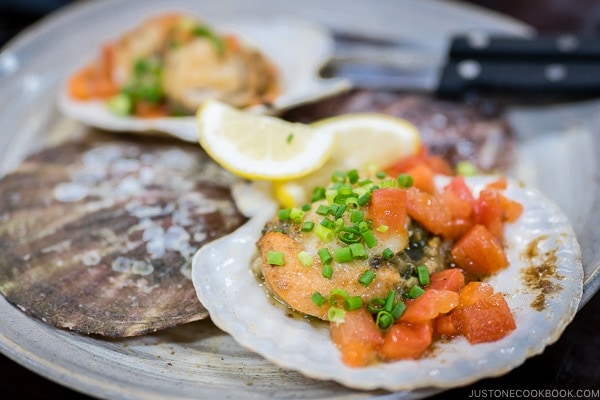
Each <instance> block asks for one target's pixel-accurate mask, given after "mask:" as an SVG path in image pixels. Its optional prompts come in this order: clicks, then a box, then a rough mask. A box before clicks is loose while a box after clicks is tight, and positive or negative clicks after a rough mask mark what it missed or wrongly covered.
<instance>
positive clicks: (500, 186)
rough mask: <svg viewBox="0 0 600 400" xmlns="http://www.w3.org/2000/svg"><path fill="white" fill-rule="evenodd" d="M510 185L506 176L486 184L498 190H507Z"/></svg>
mask: <svg viewBox="0 0 600 400" xmlns="http://www.w3.org/2000/svg"><path fill="white" fill-rule="evenodd" d="M507 187H508V181H507V180H506V177H505V176H501V177H500V178H498V179H497V180H495V181H493V182H490V183H488V184H487V185H486V188H489V189H496V190H506V188H507Z"/></svg>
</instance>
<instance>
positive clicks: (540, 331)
mask: <svg viewBox="0 0 600 400" xmlns="http://www.w3.org/2000/svg"><path fill="white" fill-rule="evenodd" d="M494 179H497V177H491V176H490V177H469V178H466V179H465V180H466V182H467V184H468V186H469V187H470V188H471V190H472V191H473V192H474V193H478V192H479V191H480V190H481V189H482V188H483V187H484V186H485V184H487V183H489V182H491V181H492V180H494ZM445 183H447V180H445V179H444V178H439V179H438V180H437V184H438V186H439V187H440V188H441V187H443V186H444V184H445ZM505 194H506V196H507V197H509V198H511V199H513V200H516V201H518V202H520V203H521V204H522V205H523V206H524V208H525V210H524V213H523V214H522V216H521V217H520V219H519V220H518V221H517V222H515V223H511V224H507V225H506V227H505V242H506V243H505V251H506V254H507V257H508V259H509V262H510V265H509V267H508V268H507V269H505V270H502V271H501V272H499V273H497V274H495V275H493V276H491V277H489V279H488V281H489V282H490V283H491V284H492V286H493V287H494V289H495V290H496V291H499V292H502V293H503V294H504V296H505V298H506V301H507V303H508V304H509V306H510V308H511V310H512V311H513V314H514V317H515V322H516V326H517V328H516V330H515V331H513V332H512V333H511V334H509V335H508V336H506V337H505V338H503V339H501V340H498V341H495V342H490V343H482V344H477V345H471V344H469V343H468V342H467V340H466V339H464V338H462V337H457V338H454V339H452V340H449V341H444V342H438V343H436V344H435V348H434V349H433V351H432V352H431V354H429V355H427V356H426V357H424V358H421V359H418V360H403V361H397V362H391V363H381V364H376V365H373V366H369V367H365V368H352V367H348V366H346V365H345V364H344V363H343V362H342V359H341V355H340V353H339V351H338V349H337V348H336V347H335V346H334V344H333V343H332V341H331V340H330V337H329V329H328V327H327V326H323V327H320V326H319V325H314V324H310V323H308V322H307V321H306V320H304V319H296V318H290V317H289V311H287V310H285V309H284V308H282V307H277V306H275V305H274V304H273V303H272V300H271V298H270V297H269V296H267V295H266V294H265V290H264V288H263V287H261V285H260V284H259V282H258V280H257V279H256V277H255V276H254V275H253V273H252V272H251V267H250V263H251V260H252V259H253V256H254V254H255V251H256V242H257V240H258V239H259V238H260V236H261V231H262V229H263V227H264V224H265V223H266V222H267V221H268V220H270V219H271V218H272V217H273V215H274V212H275V209H276V206H275V204H274V203H273V202H269V201H268V197H266V196H265V197H264V198H263V199H262V201H261V202H262V204H269V205H270V207H264V208H263V209H262V210H260V211H258V209H257V212H255V213H254V214H253V216H252V218H251V219H250V220H249V221H248V222H247V223H246V224H245V225H243V226H242V227H240V228H239V229H238V230H236V231H235V232H234V233H232V234H231V235H228V236H225V237H223V238H221V239H219V240H217V241H215V242H213V243H211V244H210V245H208V246H205V247H204V248H202V249H201V250H200V251H199V252H197V253H196V255H195V256H194V259H193V262H192V279H193V282H194V286H195V288H196V291H197V294H198V297H199V299H200V300H201V301H202V302H203V303H204V305H205V306H206V308H207V309H208V310H209V313H210V316H211V318H212V320H213V321H214V322H215V324H216V325H217V326H219V327H220V328H221V329H223V330H224V331H226V332H228V333H230V334H231V335H232V336H233V337H234V339H235V340H237V341H238V342H239V343H240V344H241V345H243V346H245V347H247V348H248V349H250V350H253V351H255V352H257V353H259V354H260V355H262V356H263V357H265V358H266V359H268V360H270V361H272V362H273V363H275V364H277V365H279V366H282V367H285V368H290V369H294V370H297V371H299V372H301V373H303V374H304V375H306V376H308V377H312V378H316V379H331V380H334V381H337V382H339V383H342V384H344V385H346V386H348V387H352V388H357V389H377V388H379V389H387V390H395V391H397V390H416V389H418V388H425V387H437V388H450V387H456V386H462V385H466V384H469V383H472V382H474V381H476V380H478V379H482V378H486V377H493V376H499V375H502V374H504V373H506V372H508V371H510V370H511V369H513V368H515V367H517V366H518V365H520V364H522V363H523V362H524V361H525V360H526V359H527V358H528V357H531V356H533V355H536V354H539V353H541V352H542V351H543V350H544V348H545V347H546V346H547V345H549V344H551V343H553V342H555V341H556V340H557V339H558V338H559V336H560V335H561V333H562V332H563V330H564V329H565V327H566V326H567V325H568V324H569V322H570V321H571V320H572V318H573V317H574V315H575V312H576V310H577V307H578V304H579V300H580V298H581V294H582V279H583V268H582V263H581V255H580V248H579V244H578V242H577V240H576V237H575V234H574V232H573V230H572V228H571V226H570V223H569V221H568V220H567V218H566V217H565V216H564V215H563V214H562V212H561V211H560V210H559V209H558V208H557V207H556V206H555V205H554V204H553V203H552V202H551V201H549V200H548V199H547V198H546V197H545V196H544V195H543V194H541V193H540V192H539V191H537V190H535V189H532V188H527V187H523V186H522V185H521V184H519V183H518V182H516V181H513V180H509V184H508V188H507V190H506V192H505Z"/></svg>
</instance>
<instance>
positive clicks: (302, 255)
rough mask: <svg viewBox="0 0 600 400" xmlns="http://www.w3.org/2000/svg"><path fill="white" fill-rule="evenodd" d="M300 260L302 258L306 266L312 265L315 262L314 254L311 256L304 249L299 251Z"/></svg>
mask: <svg viewBox="0 0 600 400" xmlns="http://www.w3.org/2000/svg"><path fill="white" fill-rule="evenodd" d="M298 260H300V262H301V263H302V265H304V266H305V267H310V266H311V265H312V264H313V256H311V255H310V254H309V253H307V252H306V251H304V250H302V251H301V252H300V253H298Z"/></svg>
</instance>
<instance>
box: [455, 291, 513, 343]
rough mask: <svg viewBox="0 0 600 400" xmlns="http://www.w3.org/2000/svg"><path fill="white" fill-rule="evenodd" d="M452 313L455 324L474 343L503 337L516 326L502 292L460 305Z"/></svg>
mask: <svg viewBox="0 0 600 400" xmlns="http://www.w3.org/2000/svg"><path fill="white" fill-rule="evenodd" d="M451 315H452V321H453V323H454V325H455V326H457V327H458V330H459V331H460V333H461V334H462V335H464V336H465V337H466V338H467V340H468V341H469V342H470V343H472V344H475V343H484V342H493V341H496V340H499V339H502V338H503V337H505V336H506V335H508V334H509V333H510V332H511V331H513V330H514V329H515V328H516V324H515V320H514V318H513V315H512V313H511V311H510V308H509V306H508V304H507V303H506V300H505V299H504V297H503V296H502V294H501V293H495V294H493V295H491V296H489V297H486V298H482V299H479V300H477V301H476V302H475V303H473V304H471V305H469V306H459V307H458V308H456V309H455V310H454V311H453V312H452V314H451Z"/></svg>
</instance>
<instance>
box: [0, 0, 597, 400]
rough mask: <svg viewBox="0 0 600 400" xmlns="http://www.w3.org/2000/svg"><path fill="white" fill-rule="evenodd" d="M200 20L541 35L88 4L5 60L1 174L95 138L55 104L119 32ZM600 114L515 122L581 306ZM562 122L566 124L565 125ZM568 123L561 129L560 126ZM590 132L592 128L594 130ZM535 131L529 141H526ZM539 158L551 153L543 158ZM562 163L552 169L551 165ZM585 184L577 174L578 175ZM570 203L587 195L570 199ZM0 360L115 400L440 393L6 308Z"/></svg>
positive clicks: (382, 16)
mask: <svg viewBox="0 0 600 400" xmlns="http://www.w3.org/2000/svg"><path fill="white" fill-rule="evenodd" d="M167 7H168V9H173V8H179V9H191V10H194V11H196V12H197V13H198V14H201V15H205V16H206V17H207V18H208V19H211V20H218V19H219V18H225V17H226V16H230V15H238V14H239V15H254V16H256V15H258V16H263V17H264V16H269V15H282V14H283V15H292V16H295V17H298V18H305V19H307V20H309V21H313V22H316V23H321V24H323V25H325V26H328V27H330V28H332V29H336V30H342V31H350V32H355V33H358V34H362V35H371V36H379V37H382V36H383V37H386V38H395V39H401V38H410V39H415V40H417V41H427V42H428V43H429V45H433V46H439V47H442V46H443V44H444V38H445V37H447V35H448V34H450V33H454V32H457V31H462V30H464V29H485V30H495V31H500V32H506V33H514V34H524V33H527V32H530V30H529V29H528V28H527V27H526V26H523V25H522V24H520V23H516V22H514V21H512V20H510V19H505V18H503V17H500V16H498V15H496V14H490V13H483V12H481V11H480V10H478V9H474V8H469V7H465V6H463V5H457V4H454V3H452V2H450V1H441V0H439V1H436V0H420V1H410V0H396V1H393V2H390V1H380V0H377V1H375V2H373V1H371V2H363V1H358V0H356V1H355V0H330V1H327V2H323V1H319V0H305V1H302V2H299V1H277V2H274V1H270V0H222V1H218V2H208V1H204V2H201V1H197V0H172V1H169V2H168V3H167V2H164V1H160V0H145V1H116V0H103V1H88V2H81V3H77V4H76V5H74V6H71V7H68V8H66V9H64V10H63V11H61V12H58V13H55V14H53V15H51V16H50V17H49V18H46V19H45V20H43V21H41V22H40V23H38V24H37V25H35V26H34V27H32V28H31V29H30V30H28V31H26V32H24V33H23V34H22V35H20V36H19V37H18V38H16V39H15V40H14V41H12V42H11V43H9V45H8V46H7V47H5V48H3V49H2V53H0V93H2V96H0V126H1V127H2V130H1V131H0V143H1V146H0V174H5V173H7V172H8V171H10V170H12V169H13V168H15V167H16V166H17V165H18V163H19V162H20V161H21V160H22V159H23V158H24V156H25V155H26V154H29V153H31V152H33V151H35V150H37V149H39V148H41V147H42V146H44V145H46V144H48V143H52V142H56V141H58V140H61V139H64V138H66V137H67V138H68V137H71V136H76V135H78V134H79V133H81V132H82V131H88V130H89V128H87V127H85V126H83V125H82V124H80V123H78V122H75V121H73V120H70V119H67V118H65V117H64V116H63V115H62V114H61V113H59V112H58V109H57V105H56V103H55V99H56V96H57V94H58V90H59V87H60V84H61V82H63V80H64V79H65V78H66V77H67V76H68V74H69V73H70V71H71V70H72V69H73V68H75V67H76V66H77V65H79V64H80V63H81V62H83V61H85V59H86V58H87V57H88V55H89V50H90V49H97V48H98V46H99V45H100V44H101V43H102V42H103V40H104V39H105V38H107V37H112V36H113V34H114V32H115V31H116V30H117V28H119V27H123V26H127V25H128V24H130V21H132V20H136V19H137V18H138V17H139V15H141V14H142V13H151V12H157V11H160V10H164V9H167ZM599 109H600V106H599V105H597V104H595V103H590V104H584V105H581V106H579V105H575V106H572V107H571V108H567V109H564V110H562V109H561V110H558V111H557V110H542V111H538V110H533V111H534V112H533V113H531V114H530V113H515V114H514V115H513V116H512V117H514V118H515V121H517V120H518V121H520V122H522V123H523V124H530V126H531V127H532V130H535V128H536V127H538V126H539V124H540V123H541V122H543V123H545V124H550V121H555V122H556V121H558V122H557V125H552V126H545V127H544V130H543V132H544V134H540V135H523V137H522V139H521V141H522V146H521V147H520V148H519V151H520V154H519V157H520V158H519V160H521V161H520V162H519V163H518V164H517V166H516V168H515V170H516V174H517V175H519V176H520V177H523V178H524V179H526V180H527V181H528V182H531V183H532V184H534V186H537V187H539V188H540V189H542V190H543V191H544V192H546V193H547V194H548V196H550V197H551V198H553V199H554V200H555V201H556V202H557V203H558V204H559V205H560V206H561V208H562V209H563V210H564V212H565V213H566V214H567V216H568V217H569V219H570V220H571V221H572V223H573V226H574V229H575V232H576V234H577V236H578V238H579V240H580V243H581V246H582V252H583V264H584V272H585V277H584V279H585V291H584V297H583V300H582V304H583V303H584V302H585V300H587V299H588V298H589V297H590V296H591V295H592V294H593V293H594V292H595V291H596V288H597V286H598V284H599V283H600V282H599V279H598V278H597V277H598V274H597V273H596V271H597V269H598V265H599V264H600V250H599V249H600V237H599V236H598V233H597V231H596V227H597V226H599V225H600V210H599V209H598V208H597V207H596V206H594V202H595V200H596V199H597V198H599V197H600V194H599V188H598V183H597V176H598V174H599V169H600V167H599V166H598V162H597V161H596V155H597V154H598V151H599V150H600V147H599V143H600V135H598V132H596V131H595V130H597V129H598V128H597V127H598V126H600V123H599V121H598V118H600V113H598V110H599ZM561 113H563V114H564V115H563V114H561ZM556 115H558V116H559V117H560V119H555V118H554V116H556ZM587 122H589V123H590V124H589V125H587V124H586V123H587ZM526 131H529V130H526ZM536 149H541V151H537V150H536ZM550 155H552V157H550ZM575 172H576V173H575ZM570 193H578V195H577V196H571V195H569V194H570ZM0 351H1V352H2V353H3V354H5V355H7V356H8V357H10V358H12V359H14V360H16V361H17V362H19V363H20V364H22V365H24V366H26V367H27V368H29V369H31V370H33V371H35V372H36V373H38V374H40V375H43V376H45V377H47V378H49V379H51V380H53V381H56V382H59V383H61V384H63V385H66V386H68V387H70V388H74V389H76V390H78V391H81V392H83V393H86V394H88V395H91V396H94V397H98V398H110V399H190V398H222V399H227V398H232V399H233V398H235V399H266V398H269V399H273V398H280V399H283V398H294V399H316V398H320V399H334V398H335V399H340V398H347V399H367V398H369V399H372V398H378V399H408V398H423V397H427V396H429V395H432V394H434V393H436V392H437V391H438V390H437V389H425V390H417V391H409V392H407V391H403V392H392V393H390V392H386V391H358V390H353V389H349V388H346V387H344V386H342V385H339V384H336V383H333V382H330V381H320V380H313V379H309V378H305V377H303V376H302V375H300V374H299V373H296V372H293V371H290V370H288V369H285V368H280V367H277V366H275V365H274V364H272V363H271V362H269V361H267V360H265V359H264V358H262V357H260V356H258V355H255V354H254V353H252V352H250V351H248V350H246V349H244V348H242V347H241V346H239V345H238V344H237V343H236V342H235V341H234V340H233V339H232V338H231V337H230V336H229V335H227V334H225V333H224V332H223V331H221V330H220V329H218V328H217V327H216V326H215V325H214V324H213V323H212V322H211V321H210V320H204V321H198V322H194V323H191V324H187V325H184V326H181V327H178V328H173V329H168V330H165V331H161V332H158V333H155V334H152V335H146V336H141V337H137V338H129V339H119V340H106V339H102V338H97V337H89V336H83V335H78V334H74V333H72V332H69V331H64V330H60V329H56V328H53V327H50V326H48V325H47V324H44V323H42V322H41V321H38V320H35V319H32V318H30V317H28V316H27V315H25V314H24V313H22V312H21V311H19V310H18V309H16V308H15V307H13V306H12V305H10V304H9V303H8V302H6V300H5V299H4V298H3V297H2V298H0Z"/></svg>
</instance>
